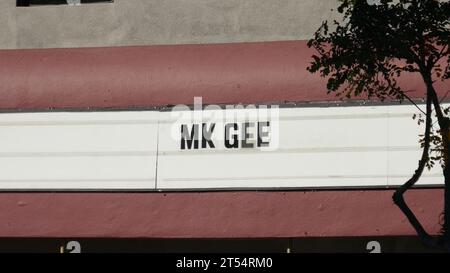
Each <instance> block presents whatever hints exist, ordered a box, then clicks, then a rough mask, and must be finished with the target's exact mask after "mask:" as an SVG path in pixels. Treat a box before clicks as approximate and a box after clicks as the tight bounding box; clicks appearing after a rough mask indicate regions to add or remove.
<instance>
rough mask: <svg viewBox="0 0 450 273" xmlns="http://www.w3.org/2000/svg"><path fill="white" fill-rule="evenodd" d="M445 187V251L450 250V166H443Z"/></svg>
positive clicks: (443, 226)
mask: <svg viewBox="0 0 450 273" xmlns="http://www.w3.org/2000/svg"><path fill="white" fill-rule="evenodd" d="M444 177H445V188H444V222H443V224H442V231H443V234H442V235H443V244H444V248H445V249H446V250H447V251H450V229H449V224H450V167H449V164H447V166H446V167H445V168H444Z"/></svg>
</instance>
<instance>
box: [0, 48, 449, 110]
mask: <svg viewBox="0 0 450 273" xmlns="http://www.w3.org/2000/svg"><path fill="white" fill-rule="evenodd" d="M312 54H313V51H312V50H311V49H308V48H307V46H306V42H305V41H289V42H266V43H238V44H219V45H176V46H147V47H115V48H83V49H36V50H0V83H1V85H0V97H1V98H2V99H1V100H0V109H49V108H134V107H140V108H141V107H153V106H163V105H175V104H180V103H182V104H192V103H193V97H194V96H202V97H203V98H204V102H205V103H226V104H234V103H266V102H277V103H279V102H285V101H300V102H307V101H327V100H328V101H329V100H336V98H335V96H332V95H327V94H326V89H325V82H324V80H322V79H321V78H320V77H319V76H318V75H311V74H310V73H308V72H307V71H306V67H307V66H308V64H309V62H310V61H311V55H312ZM401 82H402V84H403V87H404V89H406V90H411V93H410V96H411V97H421V96H422V94H423V92H424V86H423V83H422V81H421V80H420V78H419V77H418V75H410V76H405V77H403V78H402V80H401ZM436 84H437V89H438V90H439V91H440V92H441V93H443V94H445V93H446V92H447V91H448V90H450V84H449V81H447V84H446V85H444V83H442V82H437V83H436Z"/></svg>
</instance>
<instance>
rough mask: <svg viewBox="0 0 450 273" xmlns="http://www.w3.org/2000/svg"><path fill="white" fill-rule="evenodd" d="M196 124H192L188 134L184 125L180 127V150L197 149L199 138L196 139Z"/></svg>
mask: <svg viewBox="0 0 450 273" xmlns="http://www.w3.org/2000/svg"><path fill="white" fill-rule="evenodd" d="M198 129H199V125H198V124H193V125H192V129H191V131H190V132H189V129H188V126H187V125H186V124H183V125H181V150H186V149H189V150H190V149H192V146H194V149H198V145H199V137H198Z"/></svg>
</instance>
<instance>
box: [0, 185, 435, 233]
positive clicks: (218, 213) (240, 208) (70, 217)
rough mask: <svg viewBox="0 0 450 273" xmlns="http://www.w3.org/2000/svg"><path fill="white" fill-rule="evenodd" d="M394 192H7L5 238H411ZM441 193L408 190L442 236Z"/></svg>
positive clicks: (0, 199)
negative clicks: (394, 199) (397, 236)
mask: <svg viewBox="0 0 450 273" xmlns="http://www.w3.org/2000/svg"><path fill="white" fill-rule="evenodd" d="M392 193H393V191H391V190H377V191H375V190H372V191H318V192H311V191H305V192H302V191H298V192H210V193H3V194H0V210H1V216H0V219H1V220H0V237H10V236H11V237H22V236H27V237H30V236H31V237H152V238H178V237H179V238H205V237H208V238H228V237H230V238H231V237H235V238H243V237H250V238H254V237H304V236H311V237H315V236H383V235H412V234H414V231H413V229H412V228H411V227H410V225H409V224H408V223H407V221H406V219H405V217H404V216H403V215H402V213H401V212H400V210H399V209H398V208H397V207H396V206H395V205H394V204H393V202H392V199H391V196H392ZM442 195H443V191H442V190H433V189H426V190H424V189H421V190H413V191H411V192H410V193H409V192H408V195H407V200H408V201H409V202H411V204H412V209H413V210H414V211H415V212H416V213H417V214H418V217H419V219H420V220H422V221H423V222H424V223H425V227H426V228H427V229H428V230H429V231H430V232H433V233H436V232H438V231H439V228H440V227H439V225H438V222H439V214H440V213H441V211H442V208H443V202H442V198H441V197H442Z"/></svg>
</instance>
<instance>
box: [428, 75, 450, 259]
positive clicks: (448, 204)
mask: <svg viewBox="0 0 450 273" xmlns="http://www.w3.org/2000/svg"><path fill="white" fill-rule="evenodd" d="M424 80H425V84H426V86H427V92H428V93H429V94H431V98H432V100H433V105H434V109H435V113H436V117H437V120H438V124H439V127H440V135H441V139H442V149H443V150H442V155H441V156H442V157H443V158H442V160H443V162H444V166H443V174H444V181H445V184H444V212H443V214H444V215H443V216H444V217H443V223H442V232H443V234H442V242H441V245H442V247H443V248H444V249H445V250H447V251H449V252H450V228H449V225H450V119H449V118H448V117H445V116H444V115H443V112H442V109H441V105H440V101H439V99H438V97H437V93H436V90H435V89H434V86H433V80H432V78H431V73H427V74H425V75H424Z"/></svg>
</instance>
